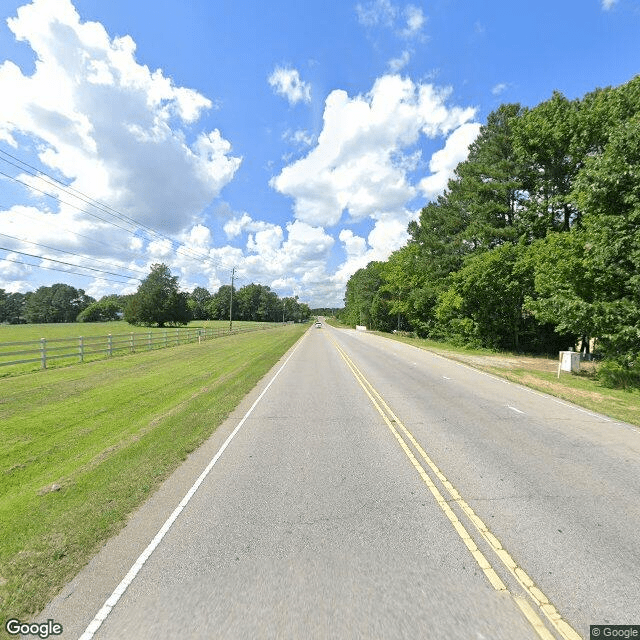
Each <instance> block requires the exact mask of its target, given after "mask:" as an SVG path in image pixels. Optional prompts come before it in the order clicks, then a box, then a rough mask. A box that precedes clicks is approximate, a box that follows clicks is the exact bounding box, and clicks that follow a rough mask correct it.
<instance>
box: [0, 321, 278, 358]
mask: <svg viewBox="0 0 640 640" xmlns="http://www.w3.org/2000/svg"><path fill="white" fill-rule="evenodd" d="M281 326H282V324H257V325H256V326H249V327H247V326H243V327H240V328H238V329H232V330H231V331H230V330H229V329H228V328H223V327H216V328H213V327H189V328H184V327H176V328H171V329H155V330H149V331H144V332H140V331H139V332H133V331H131V332H129V333H120V334H111V333H110V334H109V335H107V336H78V337H77V338H51V339H47V338H40V340H28V341H24V342H0V367H5V366H8V365H19V364H27V363H35V362H39V363H40V368H41V369H46V368H47V363H48V362H50V361H51V360H59V359H62V358H67V359H70V360H71V361H74V360H75V361H77V362H84V360H85V357H89V358H90V359H92V360H95V359H96V357H97V358H100V357H109V356H113V355H114V354H118V353H120V354H122V353H135V352H139V351H149V350H151V349H161V348H164V347H170V346H175V345H179V344H186V343H188V342H201V341H202V340H210V339H212V338H220V337H222V336H229V335H232V334H238V333H247V332H250V331H260V330H264V329H271V328H273V327H281ZM16 356H17V357H18V358H19V359H13V358H15V357H16Z"/></svg>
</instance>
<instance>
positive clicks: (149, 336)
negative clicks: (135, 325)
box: [147, 331, 151, 351]
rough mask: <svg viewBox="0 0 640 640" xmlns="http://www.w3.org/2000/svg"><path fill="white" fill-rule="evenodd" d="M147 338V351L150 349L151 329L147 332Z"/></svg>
mask: <svg viewBox="0 0 640 640" xmlns="http://www.w3.org/2000/svg"><path fill="white" fill-rule="evenodd" d="M147 340H148V342H149V351H151V331H149V333H148V334H147Z"/></svg>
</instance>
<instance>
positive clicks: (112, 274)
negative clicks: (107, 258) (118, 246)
mask: <svg viewBox="0 0 640 640" xmlns="http://www.w3.org/2000/svg"><path fill="white" fill-rule="evenodd" d="M0 251H7V252H8V253H17V254H19V255H21V256H28V257H30V258H38V259H40V260H48V261H50V262H57V263H59V264H65V265H67V266H70V267H75V268H76V269H88V270H89V271H96V272H98V273H106V274H108V275H110V276H117V277H118V278H124V279H128V280H138V282H142V280H141V279H140V278H135V277H133V276H127V275H125V274H122V273H114V272H113V271H105V270H104V269H96V268H95V267H83V266H82V265H80V264H73V262H64V260H56V259H55V258H45V257H43V256H39V255H36V254H33V253H26V252H25V251H16V250H15V249H7V248H6V247H0ZM29 266H31V267H37V266H39V265H33V264H32V265H29ZM123 284H125V283H123Z"/></svg>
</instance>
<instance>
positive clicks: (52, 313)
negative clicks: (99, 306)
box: [24, 283, 95, 323]
mask: <svg viewBox="0 0 640 640" xmlns="http://www.w3.org/2000/svg"><path fill="white" fill-rule="evenodd" d="M92 302H95V299H94V298H92V297H91V296H88V295H86V294H85V292H84V291H83V290H82V289H76V288H75V287H72V286H70V285H68V284H62V283H58V284H54V285H52V286H50V287H39V288H38V289H36V291H34V292H33V293H32V294H31V295H30V296H29V297H28V298H27V299H26V302H25V306H24V315H25V318H26V320H27V322H31V323H38V322H73V321H74V320H75V319H76V318H77V316H78V314H79V313H80V312H81V311H83V310H84V309H86V308H87V307H88V306H89V305H90V304H91V303H92Z"/></svg>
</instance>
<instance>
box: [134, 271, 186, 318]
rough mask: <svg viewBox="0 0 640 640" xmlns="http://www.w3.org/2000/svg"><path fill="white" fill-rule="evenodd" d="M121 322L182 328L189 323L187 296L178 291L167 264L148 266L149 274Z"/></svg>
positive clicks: (176, 283) (174, 277)
mask: <svg viewBox="0 0 640 640" xmlns="http://www.w3.org/2000/svg"><path fill="white" fill-rule="evenodd" d="M124 319H125V320H126V321H127V322H128V323H130V324H134V325H147V326H150V325H154V324H157V325H158V326H159V327H164V326H165V325H182V324H187V323H188V322H189V320H191V312H190V311H189V307H188V305H187V294H186V293H184V292H181V291H180V290H179V288H178V278H177V276H172V275H171V271H170V270H169V267H167V265H166V264H154V265H151V273H150V274H149V275H148V276H147V277H146V278H145V279H144V280H143V281H142V282H141V283H140V286H139V287H138V290H137V291H136V293H134V294H133V296H131V299H130V300H129V302H128V303H127V306H126V307H125V308H124Z"/></svg>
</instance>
